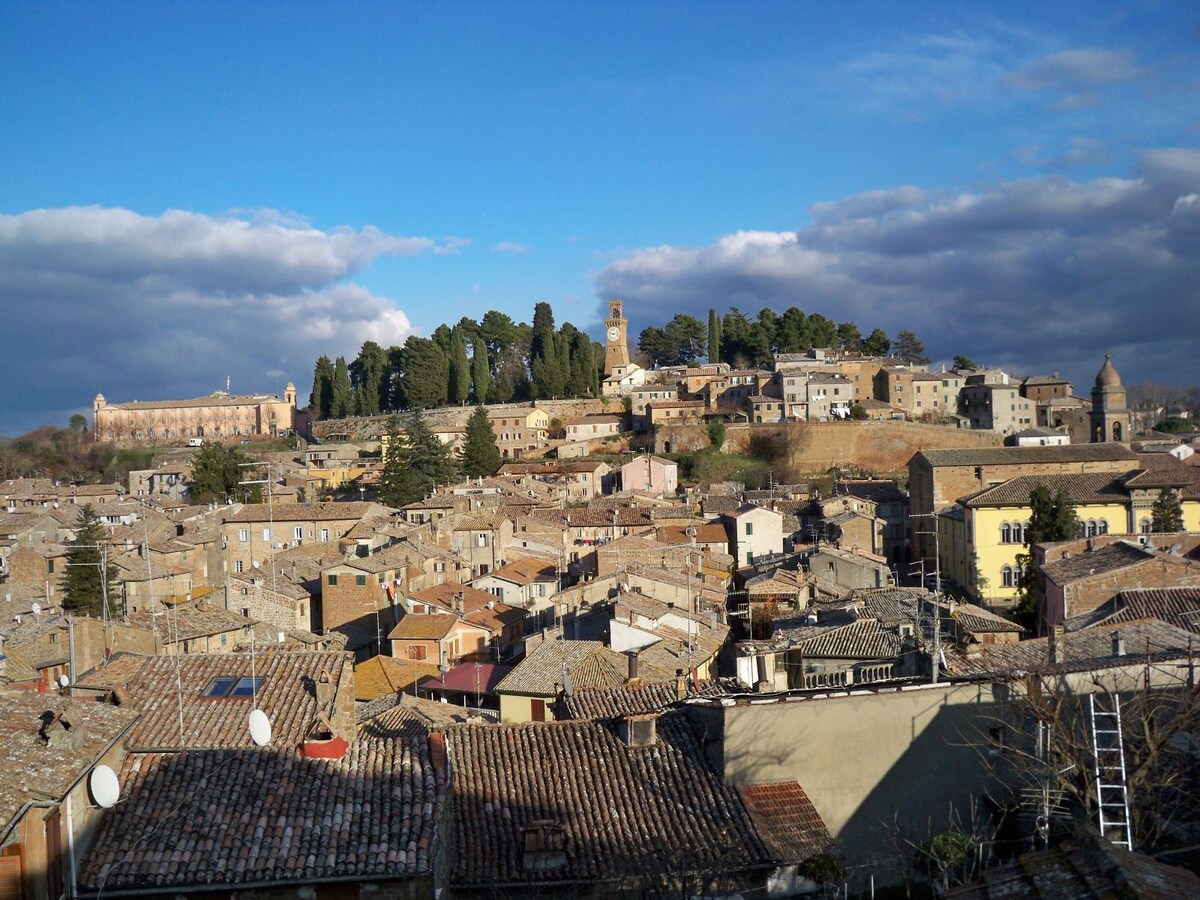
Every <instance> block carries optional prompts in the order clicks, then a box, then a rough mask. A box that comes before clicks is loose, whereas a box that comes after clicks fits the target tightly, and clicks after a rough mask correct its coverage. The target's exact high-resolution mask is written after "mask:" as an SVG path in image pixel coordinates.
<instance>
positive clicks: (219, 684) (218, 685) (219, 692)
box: [200, 677, 238, 697]
mask: <svg viewBox="0 0 1200 900" xmlns="http://www.w3.org/2000/svg"><path fill="white" fill-rule="evenodd" d="M237 683H238V679H237V678H222V677H217V678H214V679H213V680H212V681H210V682H209V683H208V687H206V688H205V689H204V690H203V691H201V692H200V696H201V697H227V696H228V695H229V692H230V691H231V690H233V687H234V685H236V684H237Z"/></svg>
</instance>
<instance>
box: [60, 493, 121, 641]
mask: <svg viewBox="0 0 1200 900" xmlns="http://www.w3.org/2000/svg"><path fill="white" fill-rule="evenodd" d="M107 537H108V535H106V534H105V532H104V526H102V525H101V524H100V520H99V519H97V518H96V514H95V511H94V510H93V509H92V507H91V505H90V504H85V505H84V506H82V507H80V510H79V526H78V528H76V530H75V540H73V541H71V543H70V544H69V545H68V546H67V571H66V572H65V573H64V574H63V577H62V591H63V607H64V608H66V609H72V610H77V611H79V612H84V613H87V614H88V615H91V616H97V617H99V616H101V615H103V614H104V601H105V598H107V600H108V615H112V613H113V608H114V604H115V600H116V597H117V587H116V581H117V567H116V566H115V565H113V564H112V563H111V562H108V564H107V566H106V565H105V562H106V561H107V559H108V557H107V556H106V554H105V552H104V551H103V550H102V549H101V548H102V547H104V546H105V545H106V543H107V542H106V538H107Z"/></svg>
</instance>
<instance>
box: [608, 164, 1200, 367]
mask: <svg viewBox="0 0 1200 900" xmlns="http://www.w3.org/2000/svg"><path fill="white" fill-rule="evenodd" d="M1198 192H1200V151H1197V150H1190V149H1180V148H1172V149H1160V150H1154V151H1149V152H1146V153H1145V154H1144V155H1143V156H1142V159H1141V163H1140V165H1139V167H1138V169H1137V171H1136V172H1135V173H1134V174H1133V175H1132V176H1131V177H1126V178H1102V179H1096V180H1094V181H1086V182H1081V181H1073V180H1070V179H1067V178H1065V177H1062V176H1061V175H1044V176H1041V177H1037V178H1031V179H1025V180H1019V181H1010V182H1004V183H1000V184H996V185H992V186H989V187H986V188H982V189H979V190H975V191H963V192H957V193H951V192H941V191H929V190H923V189H920V188H916V187H911V186H905V187H897V188H895V189H893V190H889V191H873V192H871V193H869V194H861V195H856V196H852V197H847V198H844V199H842V200H839V201H836V202H830V203H821V204H817V205H816V206H814V207H813V208H812V209H810V211H809V212H810V217H811V222H810V224H809V225H807V226H805V227H804V228H801V229H798V230H796V231H788V232H764V231H741V232H737V233H734V234H729V235H725V236H723V237H721V238H720V239H718V240H717V241H716V242H714V243H713V244H712V245H710V246H707V247H700V248H690V247H675V246H660V247H649V248H643V249H639V250H635V251H633V252H631V253H628V254H626V255H625V256H624V257H623V258H621V259H619V260H616V261H614V262H612V263H610V264H609V265H608V266H606V267H605V268H604V269H603V270H602V271H600V272H599V273H598V274H597V275H596V276H595V277H594V280H595V284H596V288H597V294H598V296H599V298H600V299H601V300H604V299H607V298H608V297H613V296H619V297H622V298H623V299H624V300H625V301H626V302H625V309H626V310H627V314H628V315H630V316H631V317H633V318H634V319H635V325H636V326H638V327H640V326H641V325H644V324H650V323H661V322H663V321H666V320H667V319H669V318H670V317H671V316H672V315H673V314H674V313H676V312H678V311H680V310H683V311H687V312H690V313H692V314H696V315H700V316H703V314H704V313H705V312H706V311H707V309H708V308H710V307H716V308H718V309H722V310H723V309H725V308H726V307H728V306H738V307H740V308H741V309H742V310H743V311H746V312H748V313H755V312H757V310H759V309H761V308H762V307H764V306H769V307H772V308H774V309H776V310H781V309H784V308H786V307H788V306H792V305H796V306H799V307H801V308H802V309H804V310H805V311H807V312H810V313H811V312H820V313H822V314H823V315H826V316H828V317H830V318H832V319H834V320H836V321H839V322H843V321H847V320H853V321H855V322H857V323H858V325H859V326H860V327H861V328H864V329H866V330H870V329H871V328H875V327H882V328H884V329H885V330H886V331H887V332H888V333H889V334H895V333H896V332H897V331H899V330H900V329H904V328H908V329H911V330H913V331H915V332H916V333H917V334H918V335H919V336H920V337H921V338H922V339H923V340H924V341H925V343H926V345H927V347H928V349H929V350H930V351H931V353H932V355H934V356H935V357H937V358H939V359H949V358H950V357H951V356H953V355H954V354H956V353H964V354H966V355H968V356H970V357H972V358H973V359H976V360H981V361H982V360H987V361H989V362H993V363H996V364H1002V365H1007V366H1010V367H1012V368H1014V369H1017V370H1020V371H1025V372H1033V371H1040V370H1048V371H1053V370H1059V371H1062V372H1064V373H1071V374H1072V375H1073V376H1074V377H1076V379H1077V380H1079V379H1082V378H1084V377H1087V378H1090V377H1091V375H1092V374H1094V371H1089V369H1094V368H1096V365H1097V364H1098V363H1097V361H1098V360H1100V359H1102V358H1103V355H1104V353H1105V352H1112V353H1113V357H1114V360H1115V361H1116V362H1117V364H1118V366H1119V367H1121V368H1122V371H1123V372H1124V374H1125V375H1126V376H1127V378H1129V379H1132V380H1138V379H1152V378H1153V379H1156V380H1162V381H1180V380H1183V381H1187V380H1189V379H1190V380H1193V381H1194V380H1195V378H1196V369H1195V360H1196V359H1197V358H1198V357H1200V338H1198V337H1197V335H1200V303H1197V302H1196V299H1195V297H1196V288H1195V286H1196V284H1198V283H1200V254H1197V253H1196V247H1197V246H1200V242H1198V240H1197V239H1198V238H1200V203H1197V202H1196V200H1195V197H1196V195H1197V193H1198ZM635 333H636V331H635ZM1082 386H1084V387H1086V384H1085V385H1082Z"/></svg>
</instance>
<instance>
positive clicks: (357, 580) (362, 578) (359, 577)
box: [354, 575, 367, 587]
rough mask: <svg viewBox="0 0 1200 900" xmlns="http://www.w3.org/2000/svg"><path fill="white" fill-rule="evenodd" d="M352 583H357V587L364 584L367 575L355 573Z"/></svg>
mask: <svg viewBox="0 0 1200 900" xmlns="http://www.w3.org/2000/svg"><path fill="white" fill-rule="evenodd" d="M354 583H355V584H357V585H358V586H359V587H363V586H365V585H366V583H367V576H366V575H355V576H354Z"/></svg>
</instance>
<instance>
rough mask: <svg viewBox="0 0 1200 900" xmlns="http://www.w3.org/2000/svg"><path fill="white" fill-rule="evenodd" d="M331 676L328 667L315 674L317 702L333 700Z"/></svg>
mask: <svg viewBox="0 0 1200 900" xmlns="http://www.w3.org/2000/svg"><path fill="white" fill-rule="evenodd" d="M333 692H334V685H333V676H332V675H330V674H329V670H328V669H324V670H322V672H321V674H320V675H318V676H317V702H318V703H330V702H332V701H333Z"/></svg>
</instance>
